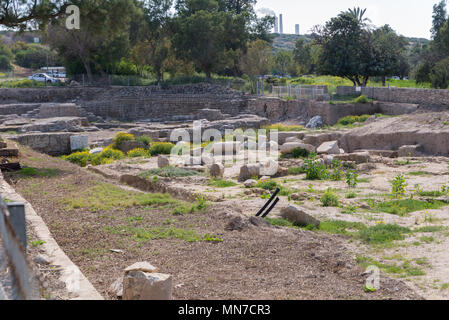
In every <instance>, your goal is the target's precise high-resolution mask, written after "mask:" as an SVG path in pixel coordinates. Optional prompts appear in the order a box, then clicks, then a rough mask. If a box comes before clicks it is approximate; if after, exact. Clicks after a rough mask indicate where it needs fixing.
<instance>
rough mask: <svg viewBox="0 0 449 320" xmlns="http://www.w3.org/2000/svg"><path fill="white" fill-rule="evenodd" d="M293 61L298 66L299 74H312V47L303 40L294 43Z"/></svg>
mask: <svg viewBox="0 0 449 320" xmlns="http://www.w3.org/2000/svg"><path fill="white" fill-rule="evenodd" d="M293 59H294V60H295V62H296V63H297V64H298V71H299V72H300V73H311V72H313V63H312V47H311V46H310V45H309V44H308V43H307V42H306V41H305V40H304V39H303V38H300V39H298V40H297V41H296V43H295V48H294V49H293Z"/></svg>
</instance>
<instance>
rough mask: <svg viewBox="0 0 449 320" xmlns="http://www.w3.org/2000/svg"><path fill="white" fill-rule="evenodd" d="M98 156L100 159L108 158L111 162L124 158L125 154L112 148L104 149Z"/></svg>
mask: <svg viewBox="0 0 449 320" xmlns="http://www.w3.org/2000/svg"><path fill="white" fill-rule="evenodd" d="M100 156H101V157H102V158H109V159H113V160H121V159H124V158H125V154H124V153H123V152H121V151H120V150H116V149H114V148H106V149H104V150H103V151H102V152H101V153H100Z"/></svg>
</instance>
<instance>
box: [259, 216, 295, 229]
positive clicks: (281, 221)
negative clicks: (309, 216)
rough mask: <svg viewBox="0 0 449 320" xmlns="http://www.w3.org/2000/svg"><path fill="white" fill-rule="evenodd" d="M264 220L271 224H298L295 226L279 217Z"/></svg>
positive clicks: (291, 226)
mask: <svg viewBox="0 0 449 320" xmlns="http://www.w3.org/2000/svg"><path fill="white" fill-rule="evenodd" d="M265 220H266V221H268V222H269V223H270V224H271V225H273V226H278V227H289V228H298V226H295V225H294V224H293V223H292V222H290V221H288V220H285V219H281V218H265Z"/></svg>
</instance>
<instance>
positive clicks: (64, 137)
mask: <svg viewBox="0 0 449 320" xmlns="http://www.w3.org/2000/svg"><path fill="white" fill-rule="evenodd" d="M73 135H74V134H73V133H29V134H20V135H17V136H15V137H13V138H11V139H12V140H15V141H17V142H18V143H20V144H21V145H25V146H28V147H30V148H32V149H34V150H36V151H39V152H42V153H46V154H49V155H52V156H60V155H63V154H69V153H70V152H71V148H70V137H71V136H73Z"/></svg>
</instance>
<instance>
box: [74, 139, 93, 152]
mask: <svg viewBox="0 0 449 320" xmlns="http://www.w3.org/2000/svg"><path fill="white" fill-rule="evenodd" d="M70 149H71V150H72V151H76V150H84V149H89V136H71V137H70Z"/></svg>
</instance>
